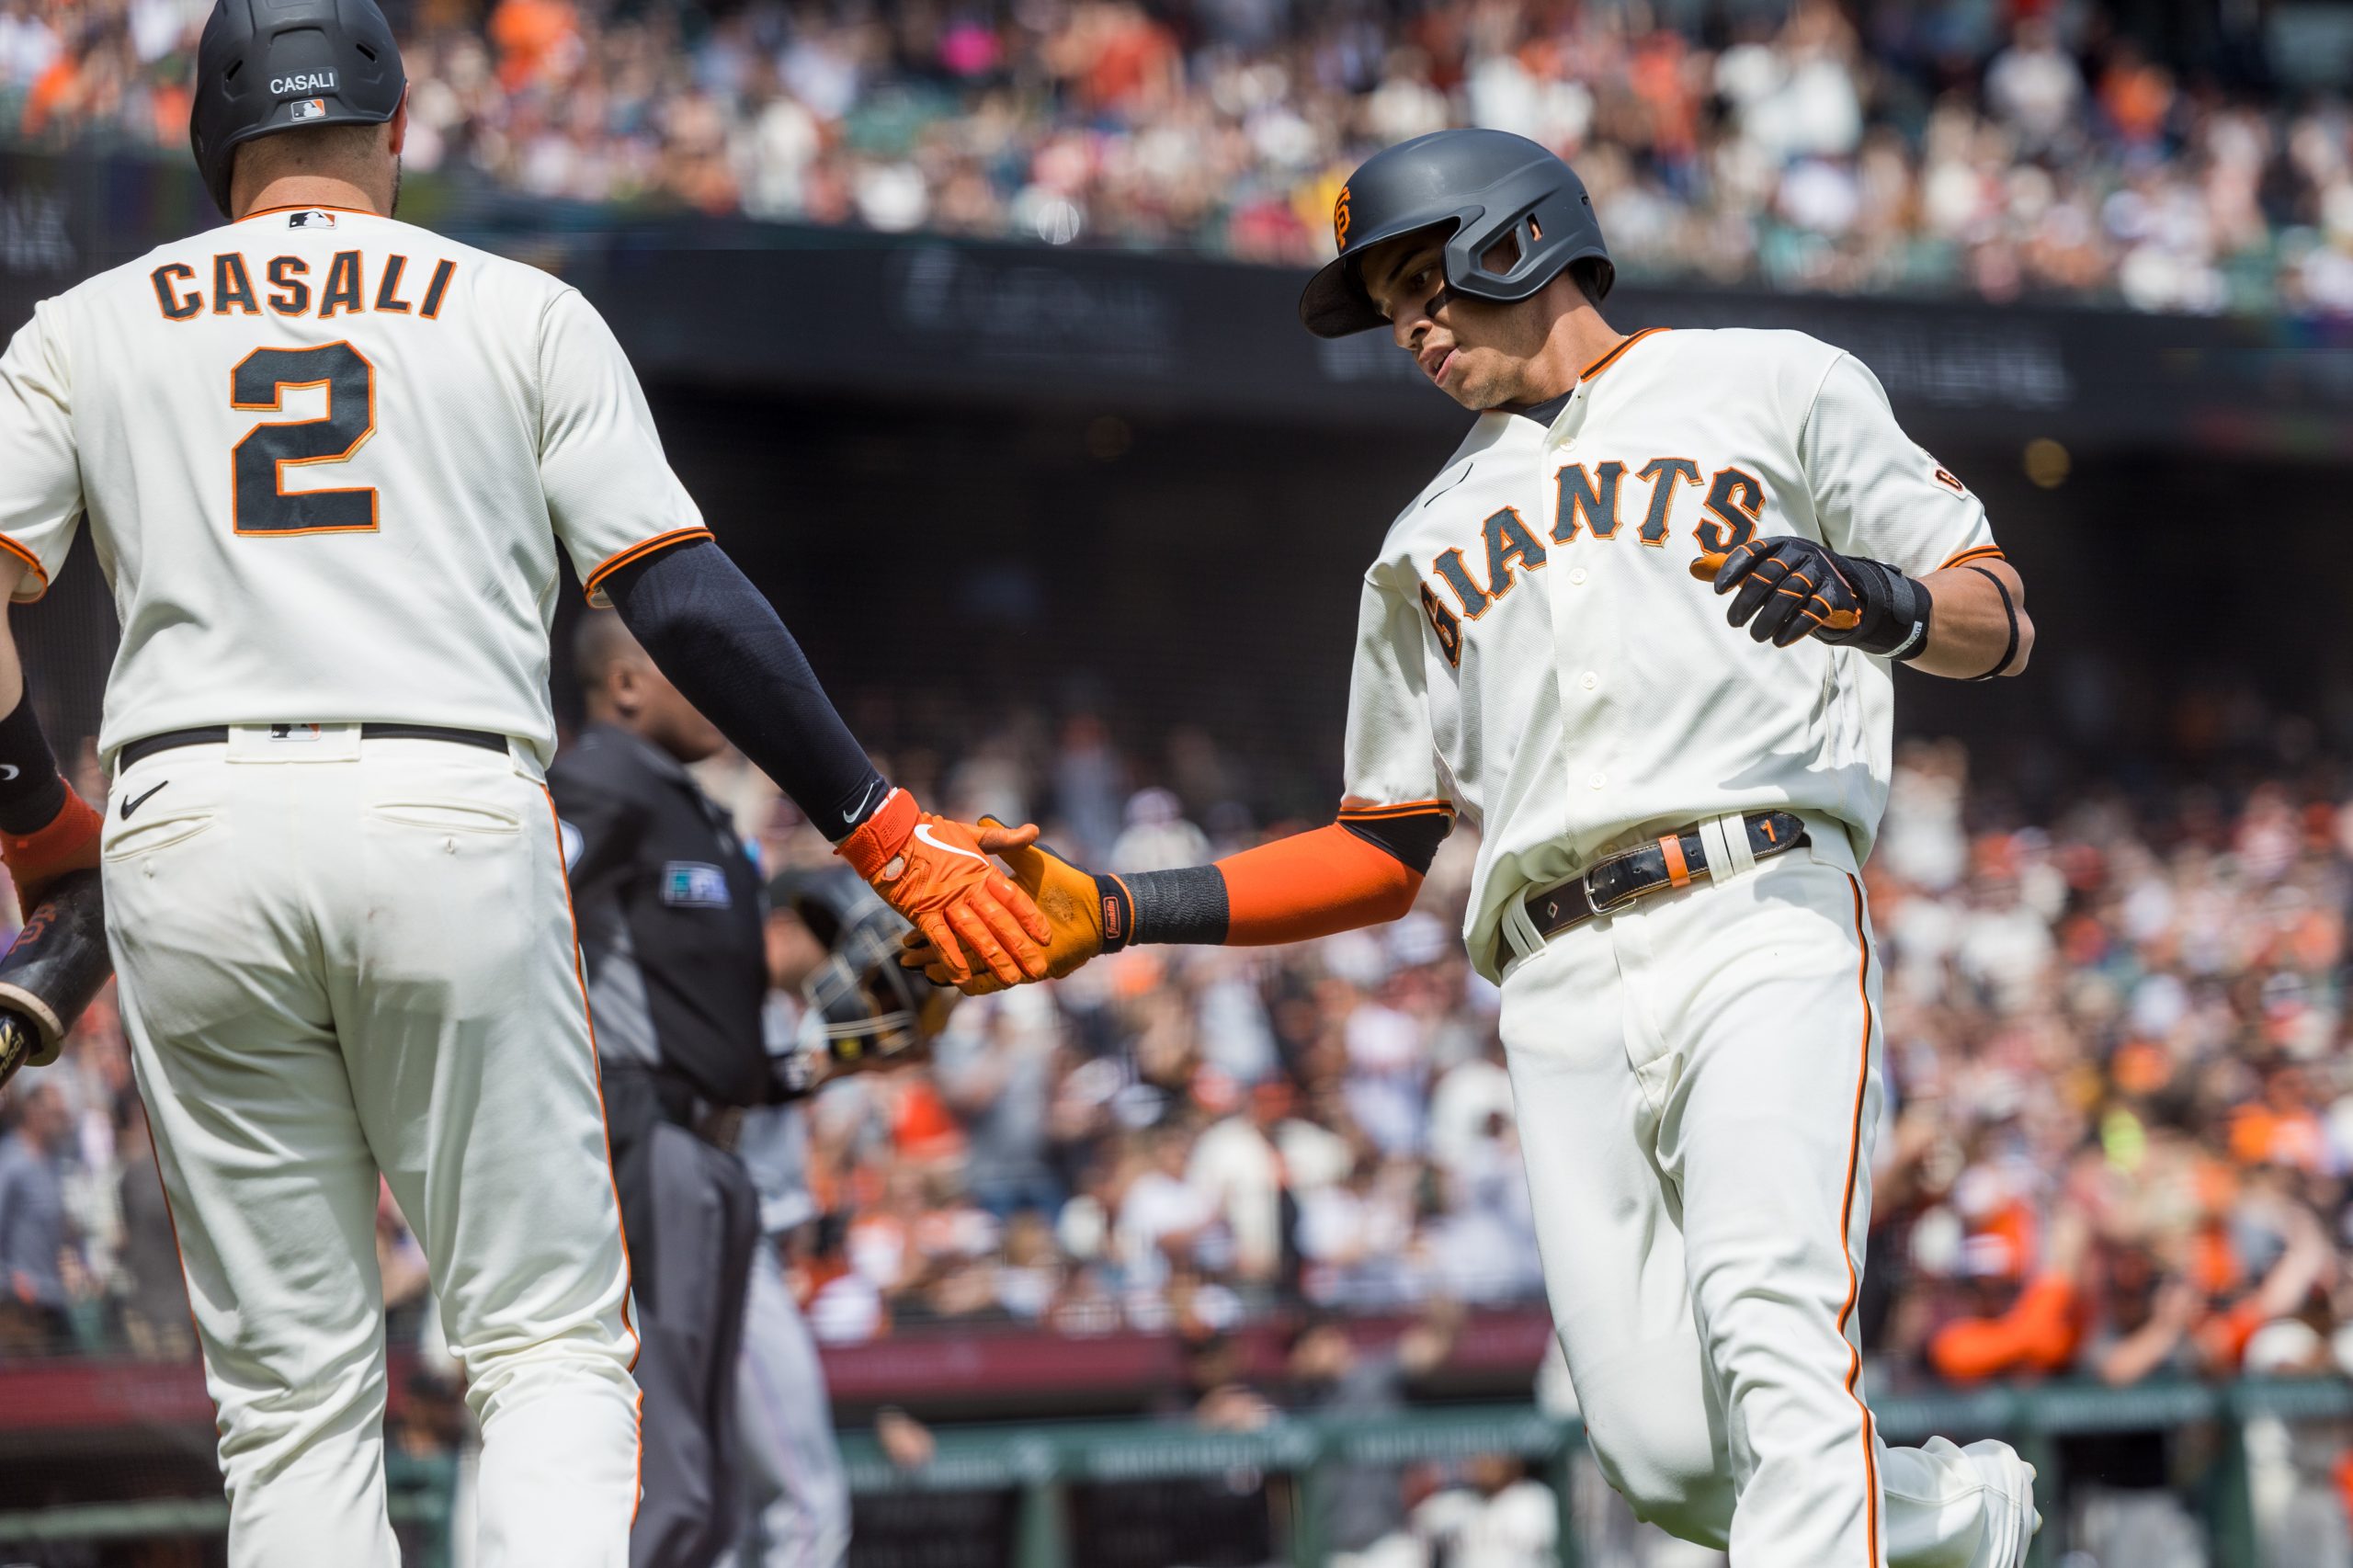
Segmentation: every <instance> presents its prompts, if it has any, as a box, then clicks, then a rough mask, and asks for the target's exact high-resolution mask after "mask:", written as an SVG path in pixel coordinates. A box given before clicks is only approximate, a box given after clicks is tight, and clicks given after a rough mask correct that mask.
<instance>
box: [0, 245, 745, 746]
mask: <svg viewBox="0 0 2353 1568" xmlns="http://www.w3.org/2000/svg"><path fill="white" fill-rule="evenodd" d="M85 516H86V517H88V518H89V521H90V531H91V536H92V542H93V543H94V544H95V545H96V546H97V559H98V564H99V566H100V567H101V568H102V569H103V570H104V571H105V573H106V574H107V579H108V582H109V583H110V584H111V585H113V589H114V598H115V608H116V609H117V610H118V611H119V614H120V617H121V621H122V646H121V649H120V651H119V653H118V654H117V655H116V658H115V664H114V669H113V672H112V674H111V676H110V677H109V678H108V685H107V697H106V712H105V719H104V722H103V725H102V727H101V731H100V736H99V746H100V749H101V751H102V752H103V753H104V754H105V755H107V756H109V757H110V756H112V754H113V752H114V750H115V749H116V748H117V747H119V746H120V745H121V744H124V743H125V742H127V741H131V740H136V739H139V738H140V737H142V736H145V735H152V734H157V733H162V732H165V731H168V730H177V729H184V728H188V727H192V726H196V725H204V724H222V723H275V722H366V721H370V720H381V721H393V722H410V723H430V724H445V725H454V726H460V727H463V728H467V729H478V730H489V731H494V732H497V733H502V734H508V735H513V736H516V737H517V738H518V739H520V740H522V741H523V742H524V743H526V744H528V745H529V747H530V748H532V749H533V750H534V751H536V752H537V754H538V755H539V757H540V761H541V762H542V763H544V762H545V760H546V758H547V756H548V754H549V752H550V751H551V749H552V747H553V745H554V741H555V725H554V719H553V715H552V713H551V710H550V706H549V698H548V631H549V628H550V625H551V621H552V619H553V616H554V613H555V594H556V585H557V581H558V568H557V562H556V548H557V544H558V542H559V541H561V543H562V545H563V548H564V550H565V551H568V552H569V553H570V555H571V557H572V562H573V565H574V569H575V570H576V571H577V572H578V574H579V575H580V579H581V581H582V582H583V583H584V584H585V585H587V587H588V589H589V593H590V597H591V598H592V600H597V601H598V602H601V596H600V595H599V593H598V585H599V584H600V583H601V581H602V579H603V577H604V576H605V574H608V573H609V572H611V571H612V570H613V569H614V568H615V567H616V566H618V565H620V564H621V563H623V562H626V561H628V560H631V559H634V558H635V557H636V556H638V555H639V554H642V553H643V552H644V551H650V550H654V549H659V548H661V547H662V546H663V545H664V544H665V543H669V542H681V541H684V540H688V539H693V538H700V537H704V529H703V526H702V518H701V516H700V514H699V512H697V510H696V508H695V505H694V503H693V501H692V500H691V499H690V498H689V497H688V494H687V493H686V490H685V488H684V487H683V486H682V485H680V484H679V483H678V481H677V478H676V475H674V474H673V473H672V472H670V467H669V464H668V463H667V462H666V461H665V459H664V457H663V454H662V446H661V442H660V440H659V439H658V437H656V436H655V434H654V420H653V416H652V415H651V413H650V412H649V411H648V409H647V407H646V404H645V398H644V394H643V393H642V392H641V391H640V390H639V387H638V384H637V378H636V376H635V374H634V373H633V372H632V371H631V369H630V366H629V361H628V360H627V359H626V358H624V357H623V355H622V353H621V349H620V344H619V343H617V342H616V341H615V340H614V338H613V335H612V333H611V331H610V329H608V327H607V326H606V324H605V323H604V321H603V320H602V319H601V318H600V317H599V316H598V315H597V312H595V311H594V310H592V309H591V308H590V307H589V305H588V303H587V301H585V300H583V299H582V298H581V297H580V295H579V293H578V292H577V291H576V290H573V289H571V288H569V287H568V286H566V285H564V284H563V283H561V282H559V281H557V280H556V279H555V278H551V277H549V276H548V275H546V274H545V273H542V272H540V271H538V270H536V269H535V268H532V267H525V266H522V265H520V264H518V263H516V262H512V261H507V260H506V259H504V258H502V257H499V256H491V255H488V254H486V253H484V252H482V251H478V250H474V249H472V248H470V247H468V246H465V245H461V244H454V243H452V242H450V241H449V240H446V239H443V238H442V237H440V236H439V235H438V234H434V233H429V232H428V231H426V230H424V229H419V228H415V227H414V226H412V225H410V224H406V223H402V222H394V221H393V220H392V219H389V218H380V217H376V216H374V215H372V214H368V213H359V212H352V211H347V210H332V211H331V210H321V209H317V208H301V209H290V210H274V211H268V212H261V213H256V214H253V215H250V216H248V217H247V218H245V219H244V221H242V222H235V223H231V224H228V225H226V226H224V227H222V228H218V229H215V230H212V231H211V232H210V233H204V234H199V235H197V236H195V237H194V238H191V239H187V240H181V241H178V242H176V243H175V244H167V245H164V246H162V247H160V248H158V249H156V250H155V251H153V252H151V253H150V254H149V255H147V256H143V257H142V258H141V259H140V260H138V261H135V262H132V263H130V264H129V265H127V266H124V267H117V268H115V269H114V270H112V271H109V272H105V273H101V274H100V275H98V276H97V277H96V278H91V279H89V280H88V281H87V282H85V283H83V284H81V285H80V286H78V287H77V288H74V289H73V290H69V291H68V292H66V293H64V294H63V295H60V296H59V297H57V298H56V299H52V300H49V301H43V302H42V303H41V305H40V307H39V308H38V309H37V310H36V311H35V312H34V315H33V319H32V321H31V322H30V323H29V324H27V325H26V326H25V327H24V328H23V329H22V330H21V331H19V332H18V333H17V336H16V338H15V340H14V341H13V342H12V343H11V344H10V345H9V347H8V351H7V353H6V357H5V358H0V549H6V550H7V551H11V552H12V553H14V554H16V555H17V556H18V557H20V558H21V559H22V560H23V561H24V562H25V563H26V565H27V566H28V568H29V569H28V571H27V572H26V574H25V576H24V578H23V581H22V584H21V585H20V586H19V588H18V590H17V596H16V597H17V598H18V599H33V598H38V597H40V595H41V593H42V592H43V591H45V590H46V589H47V587H48V585H49V582H50V579H51V577H53V576H54V575H55V574H57V572H58V570H59V569H60V567H61V566H63V563H64V561H65V554H66V550H67V547H68V546H69V545H70V544H71V543H72V542H73V538H74V529H75V528H76V527H77V526H78V524H79V522H80V520H81V518H82V517H85Z"/></svg>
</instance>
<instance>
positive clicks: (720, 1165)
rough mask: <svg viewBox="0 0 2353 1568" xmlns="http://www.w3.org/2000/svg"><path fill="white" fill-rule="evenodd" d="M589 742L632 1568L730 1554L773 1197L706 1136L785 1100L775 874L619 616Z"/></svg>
mask: <svg viewBox="0 0 2353 1568" xmlns="http://www.w3.org/2000/svg"><path fill="white" fill-rule="evenodd" d="M576 653H577V658H578V665H579V676H580V683H581V687H582V689H583V693H584V695H585V699H586V703H587V718H588V727H587V728H586V729H585V731H584V732H583V733H582V734H581V736H580V738H579V739H578V740H577V741H576V742H574V744H572V745H571V746H570V747H568V748H567V749H566V750H565V751H564V752H563V755H562V756H559V757H557V759H556V761H555V765H554V766H553V767H551V768H549V769H548V789H549V791H550V793H551V794H552V795H553V796H554V797H555V802H556V811H557V814H558V815H559V817H560V818H561V819H562V821H563V830H562V831H563V851H564V857H565V859H566V862H567V863H568V865H569V866H570V869H571V873H572V897H573V905H574V915H575V918H576V919H577V920H578V921H579V925H580V954H581V960H582V962H583V963H584V965H585V968H586V977H585V978H586V982H587V987H588V1011H589V1018H590V1021H591V1023H592V1024H593V1026H594V1028H595V1030H596V1038H597V1065H598V1068H599V1071H600V1073H601V1074H602V1077H603V1081H604V1096H605V1119H606V1125H607V1126H608V1129H609V1130H610V1133H611V1137H612V1143H613V1176H614V1180H615V1182H616V1183H617V1184H618V1185H619V1187H620V1205H621V1226H622V1231H623V1234H624V1239H625V1240H626V1241H627V1243H628V1247H629V1263H630V1280H631V1293H632V1295H633V1296H634V1298H635V1304H636V1312H637V1328H638V1335H639V1338H640V1341H641V1344H642V1350H641V1351H640V1354H639V1357H638V1363H637V1369H636V1370H637V1381H638V1384H639V1386H640V1387H641V1388H642V1390H643V1401H644V1403H643V1406H642V1413H643V1415H642V1418H643V1424H644V1435H645V1446H644V1467H643V1471H642V1484H643V1487H644V1492H643V1496H642V1501H641V1502H640V1503H639V1505H638V1511H637V1518H636V1522H635V1524H634V1525H633V1526H632V1528H631V1533H630V1562H631V1568H689V1565H699V1564H702V1563H707V1562H710V1561H711V1560H712V1559H714V1558H715V1557H716V1556H717V1555H718V1553H719V1552H720V1551H722V1549H723V1548H724V1546H725V1544H726V1529H725V1526H724V1524H723V1523H722V1521H728V1520H732V1519H733V1517H734V1509H735V1506H736V1505H735V1502H734V1494H733V1487H734V1484H735V1478H734V1475H733V1471H732V1467H731V1466H730V1465H729V1464H728V1463H727V1457H728V1454H729V1451H730V1448H731V1445H730V1444H729V1443H728V1442H727V1441H725V1440H724V1437H723V1436H722V1435H725V1434H729V1433H730V1431H731V1428H732V1425H733V1419H734V1388H735V1379H734V1370H735V1354H736V1349H737V1346H738V1345H739V1343H740V1340H741V1335H742V1332H743V1304H744V1292H745V1288H746V1286H747V1285H748V1284H749V1281H750V1278H751V1267H752V1249H753V1248H754V1246H756V1244H757V1243H758V1239H759V1197H758V1194H757V1193H756V1191H755V1190H754V1187H753V1185H752V1180H751V1177H750V1176H748V1175H746V1174H745V1170H744V1167H743V1165H742V1164H741V1163H740V1162H739V1161H737V1160H736V1159H735V1157H734V1156H733V1154H731V1153H726V1152H724V1151H722V1150H721V1149H719V1148H716V1147H714V1146H713V1145H712V1144H711V1143H710V1142H707V1141H706V1140H705V1139H704V1138H703V1137H702V1136H701V1135H700V1133H699V1131H697V1130H698V1128H699V1127H700V1126H701V1125H703V1123H704V1122H705V1121H706V1119H708V1118H709V1116H710V1113H711V1108H713V1107H725V1106H745V1105H756V1104H760V1103H763V1102H765V1101H767V1100H770V1099H773V1098H778V1097H781V1096H782V1094H783V1092H784V1090H783V1087H782V1085H779V1084H777V1083H776V1082H775V1081H774V1079H773V1077H772V1075H771V1073H770V1070H769V1065H768V1058H767V1051H765V1050H764V1049H763V1047H762V1045H761V1037H760V1006H761V1002H762V1000H763V998H764V996H765V995H766V993H767V962H766V947H765V935H764V932H763V930H762V922H763V918H764V915H765V913H766V911H765V908H764V904H763V900H762V898H761V892H760V879H759V873H758V871H757V870H756V869H755V868H754V866H753V863H752V858H751V856H750V854H749V853H747V852H746V850H745V846H744V844H743V842H742V840H740V839H739V838H738V837H737V836H736V835H735V832H734V829H733V826H732V825H730V824H729V821H728V817H727V813H726V812H725V811H724V810H722V808H721V807H720V806H719V804H718V803H717V802H716V801H712V800H711V799H710V797H709V796H707V795H705V794H704V793H703V791H702V790H701V789H700V788H699V787H698V786H697V785H696V783H695V781H694V778H693V777H692V776H691V775H690V774H688V771H687V765H688V764H689V763H694V762H700V761H701V760H703V759H704V758H705V757H708V756H711V755H712V754H713V753H715V752H717V751H718V750H719V749H720V748H721V746H722V745H723V744H725V742H724V741H723V740H722V737H721V735H720V733H719V731H718V729H717V728H716V727H715V726H713V725H712V724H711V722H710V721H709V720H708V719H705V718H704V717H703V716H702V715H701V714H700V713H699V712H698V711H696V710H695V708H694V706H693V704H691V703H689V702H688V700H687V699H685V698H684V697H682V696H680V695H679V693H678V689H677V687H674V686H672V685H671V684H670V682H669V681H668V680H666V679H665V678H664V677H663V676H662V673H661V672H660V671H659V670H657V669H655V668H654V661H653V660H652V659H650V658H648V657H647V656H646V653H645V651H644V650H643V649H642V648H641V647H640V646H638V643H637V640H636V639H635V638H633V637H631V635H630V633H629V630H628V629H627V628H626V627H624V626H623V625H622V624H621V621H620V617H619V616H616V615H609V614H604V613H596V612H592V613H591V614H590V615H588V617H587V618H586V619H585V620H583V621H582V623H581V628H580V635H579V641H578V643H577V648H576Z"/></svg>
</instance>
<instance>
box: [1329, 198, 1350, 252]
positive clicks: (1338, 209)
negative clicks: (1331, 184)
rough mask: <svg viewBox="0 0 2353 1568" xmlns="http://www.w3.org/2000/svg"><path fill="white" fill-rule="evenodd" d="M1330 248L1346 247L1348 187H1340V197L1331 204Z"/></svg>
mask: <svg viewBox="0 0 2353 1568" xmlns="http://www.w3.org/2000/svg"><path fill="white" fill-rule="evenodd" d="M1332 248H1333V249H1335V250H1346V249H1347V248H1348V187H1347V186H1345V185H1344V186H1342V187H1340V199H1339V200H1337V201H1336V202H1334V203H1333V204H1332Z"/></svg>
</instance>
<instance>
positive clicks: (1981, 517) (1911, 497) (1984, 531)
mask: <svg viewBox="0 0 2353 1568" xmlns="http://www.w3.org/2000/svg"><path fill="white" fill-rule="evenodd" d="M1798 459H1799V461H1800V462H1802V464H1803V465H1804V468H1805V475H1806V483H1807V485H1808V487H1809V488H1810V489H1811V490H1812V492H1813V505H1814V515H1815V517H1817V518H1818V519H1819V521H1820V523H1821V525H1822V538H1823V542H1824V543H1825V544H1827V545H1829V546H1830V548H1831V549H1833V550H1835V551H1839V552H1840V553H1842V554H1846V555H1860V556H1865V557H1868V558H1869V559H1870V560H1873V561H1884V562H1887V563H1888V564H1889V565H1891V566H1893V567H1896V568H1898V569H1899V570H1901V571H1903V572H1904V573H1907V574H1910V575H1912V576H1915V577H1919V576H1925V575H1926V574H1928V573H1930V572H1934V571H1938V570H1939V569H1940V568H1942V567H1946V566H1956V565H1960V564H1961V563H1963V562H1968V561H1982V560H1984V559H1987V558H1989V557H1992V556H1997V555H1999V554H2001V550H2000V549H1999V548H1998V547H1997V546H1996V545H1995V543H1994V529H1993V525H1992V524H1990V523H1988V522H1987V521H1986V518H1985V507H1984V505H1983V504H1982V503H1981V502H1980V501H1979V500H1978V499H1977V497H1976V496H1974V495H1972V494H1970V493H1969V491H1968V490H1967V489H1966V488H1964V487H1963V486H1962V484H1961V481H1960V480H1959V479H1957V478H1956V477H1954V475H1953V474H1952V472H1951V471H1949V469H1947V468H1945V467H1944V466H1943V465H1942V464H1940V463H1938V461H1937V460H1936V459H1935V458H1933V457H1930V456H1929V455H1928V454H1927V452H1926V451H1924V450H1922V449H1920V447H1919V446H1918V445H1917V444H1916V443H1915V442H1914V441H1913V439H1912V437H1909V436H1906V435H1905V434H1904V427H1903V426H1900V425H1898V424H1897V423H1896V422H1895V410H1894V409H1893V408H1892V407H1890V406H1889V405H1888V401H1887V392H1885V391H1884V390H1883V389H1882V388H1881V386H1880V384H1879V378H1878V377H1877V376H1874V375H1872V374H1871V373H1870V370H1869V369H1867V368H1866V367H1865V366H1864V364H1863V362H1862V361H1861V360H1859V359H1858V358H1855V357H1854V356H1853V355H1851V354H1841V355H1839V356H1838V358H1836V359H1835V360H1833V361H1832V362H1831V366H1830V369H1829V370H1828V372H1827V373H1825V374H1824V377H1823V379H1822V385H1821V387H1820V388H1819V389H1818V390H1817V391H1816V392H1815V393H1814V397H1813V406H1812V407H1811V408H1809V409H1808V410H1807V412H1806V420H1805V426H1804V428H1803V429H1802V430H1801V431H1800V433H1799V436H1798Z"/></svg>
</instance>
